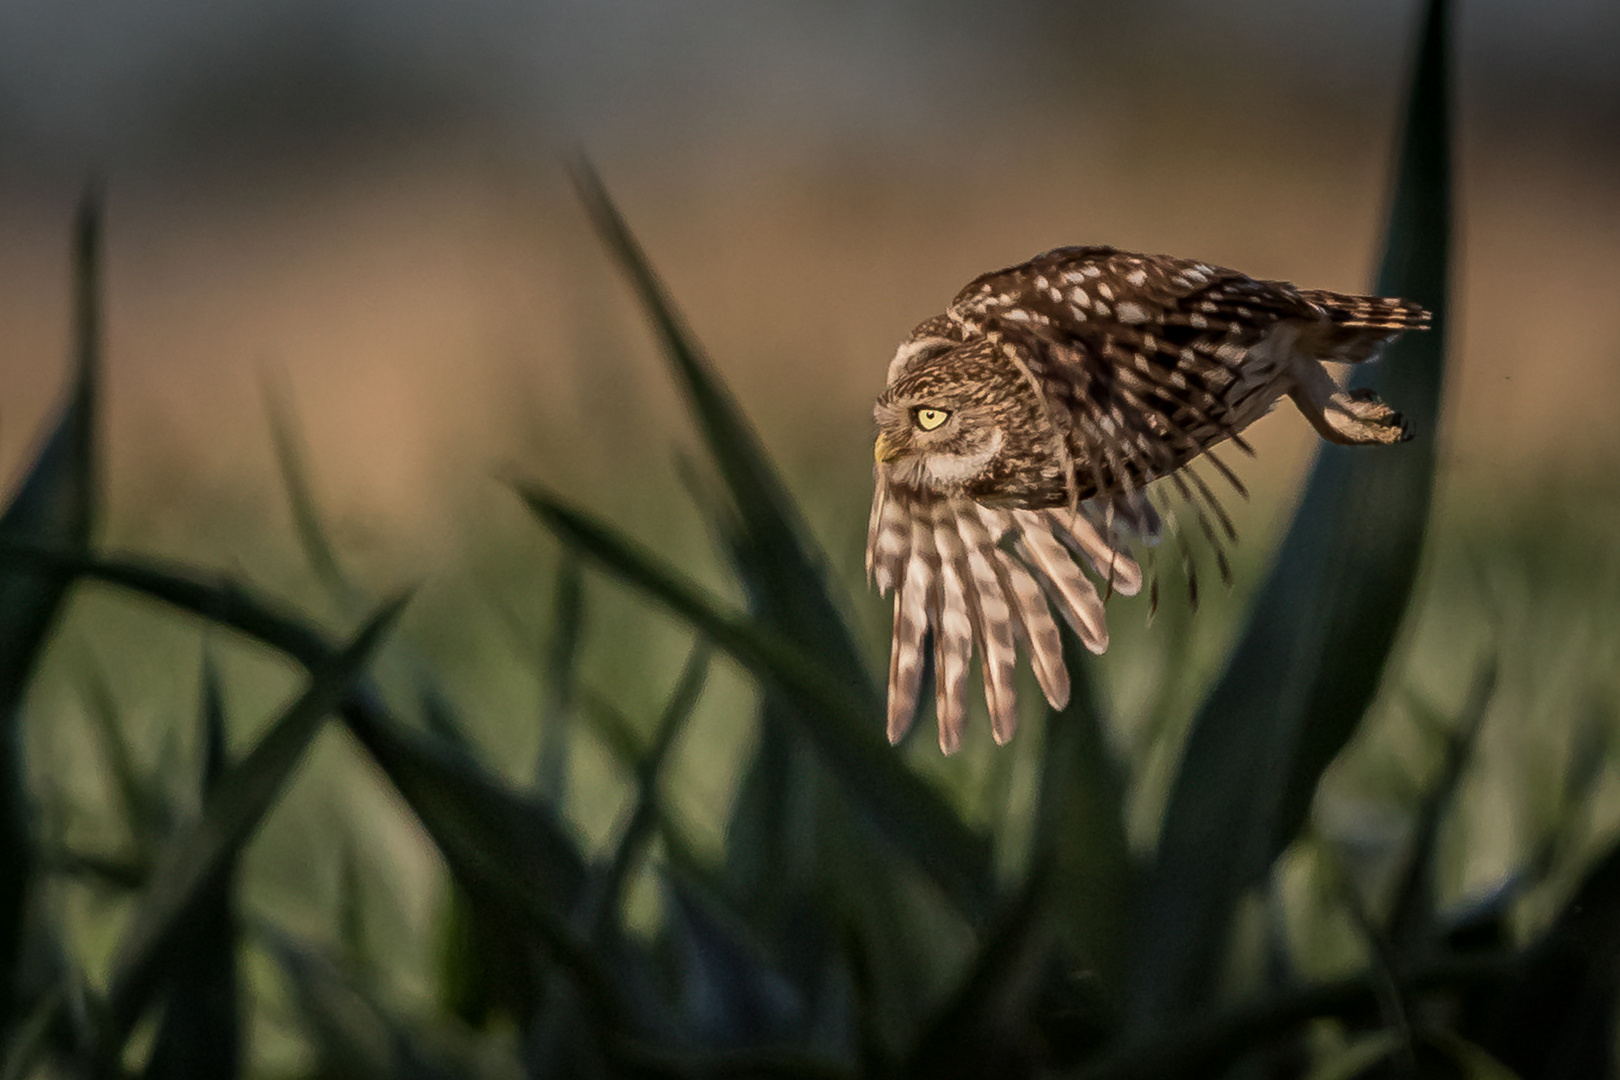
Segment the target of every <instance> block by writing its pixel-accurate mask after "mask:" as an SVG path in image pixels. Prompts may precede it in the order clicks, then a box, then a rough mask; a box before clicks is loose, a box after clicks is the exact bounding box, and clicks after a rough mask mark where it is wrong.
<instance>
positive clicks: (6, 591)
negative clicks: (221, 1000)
mask: <svg viewBox="0 0 1620 1080" xmlns="http://www.w3.org/2000/svg"><path fill="white" fill-rule="evenodd" d="M100 268H101V202H100V199H99V197H98V196H97V195H96V194H95V193H93V192H92V193H87V194H86V195H85V197H84V199H83V200H82V201H81V202H80V204H79V210H78V217H77V219H76V221H75V224H74V243H73V291H74V307H73V320H74V321H73V336H74V351H75V353H76V356H75V374H74V382H73V387H72V390H71V391H70V393H69V396H68V400H67V404H66V405H65V406H64V408H63V409H62V412H61V413H60V415H59V416H58V417H57V421H56V426H55V428H54V429H53V430H52V431H51V433H50V435H49V436H48V437H47V438H46V439H45V441H44V443H43V444H42V445H41V447H40V450H39V453H38V454H37V455H36V456H35V457H34V460H33V464H32V465H31V466H30V468H29V470H28V472H27V474H26V475H25V476H24V477H23V479H22V483H21V484H20V485H19V487H18V488H17V491H16V494H14V495H13V496H12V498H11V501H10V503H9V504H8V505H7V506H6V509H5V512H4V513H3V514H0V541H9V542H13V543H23V544H43V545H49V546H52V547H61V548H70V549H71V548H85V547H88V546H89V544H90V532H91V529H92V527H93V524H94V522H95V518H96V516H97V511H98V508H99V500H100V494H99V485H100V477H99V475H98V471H97V467H96V434H95V431H96V412H97V404H96V403H97V397H98V387H97V380H98V379H99V378H100V366H101V309H100V304H101V270H100ZM67 587H68V579H67V578H65V577H63V576H61V575H59V574H54V573H50V572H47V571H46V570H45V569H44V568H41V567H38V566H22V565H18V564H16V563H14V562H13V561H12V560H9V559H4V558H3V557H0V866H4V867H6V872H5V873H3V874H0V1028H3V1027H4V1024H5V1021H6V1019H7V1018H8V1017H9V1015H10V1014H11V1011H12V1001H11V996H12V993H13V991H14V990H17V989H20V988H19V987H16V986H15V979H16V977H17V962H18V958H19V956H20V955H21V949H22V938H23V934H24V929H23V922H24V916H25V906H26V904H25V901H26V898H27V894H28V887H29V882H30V880H31V879H32V876H33V866H34V855H33V844H32V840H31V839H30V836H31V828H30V825H29V812H28V805H27V798H26V793H25V790H24V783H25V778H26V769H25V766H24V762H23V760H22V733H21V731H20V730H19V728H18V725H19V724H20V722H21V716H20V712H19V706H20V704H21V702H22V697H23V692H24V690H25V689H26V687H27V685H28V680H29V677H30V676H31V674H32V673H33V670H34V664H35V662H36V660H37V659H38V657H39V654H40V652H41V650H42V649H43V647H44V644H45V640H46V638H47V636H48V635H49V633H50V629H51V626H52V624H53V623H54V622H55V619H56V615H57V612H58V610H59V609H60V608H61V604H62V598H63V596H64V594H65V593H66V591H67Z"/></svg>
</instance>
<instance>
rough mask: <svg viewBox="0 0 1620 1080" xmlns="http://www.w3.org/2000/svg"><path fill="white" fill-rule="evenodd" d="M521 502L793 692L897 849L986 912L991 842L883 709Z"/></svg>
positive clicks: (815, 735)
mask: <svg viewBox="0 0 1620 1080" xmlns="http://www.w3.org/2000/svg"><path fill="white" fill-rule="evenodd" d="M521 494H522V495H523V496H524V498H525V499H526V500H527V502H528V504H529V506H530V508H531V509H532V510H533V511H534V513H535V514H536V516H538V517H539V518H540V519H541V521H543V522H544V523H545V524H546V525H547V526H549V527H550V528H551V529H552V530H553V531H554V532H556V533H557V535H558V536H559V537H560V538H561V539H562V540H563V542H564V543H566V544H568V545H569V546H570V547H573V548H575V549H577V550H578V551H580V552H581V553H583V554H585V555H588V556H590V557H591V558H593V559H595V560H596V561H597V562H599V563H601V564H602V565H603V566H605V567H606V568H607V569H608V570H610V571H611V572H613V573H614V574H615V575H616V576H617V577H619V578H620V579H622V580H623V581H625V582H626V583H628V584H631V585H634V586H636V587H637V588H639V589H642V590H644V591H646V592H647V593H648V594H650V595H651V596H653V597H654V598H656V599H657V600H658V601H660V602H661V603H662V604H664V605H665V606H667V607H668V608H669V609H670V610H672V611H673V612H675V613H676V614H677V615H679V616H681V617H682V618H684V619H686V620H687V621H689V622H690V623H691V624H692V625H693V626H695V627H697V628H698V629H699V630H701V631H702V632H703V633H704V634H705V635H706V636H707V637H708V638H709V640H711V641H713V642H714V643H715V645H717V646H718V647H719V648H721V649H723V650H724V651H725V652H726V653H727V654H728V655H730V656H731V657H732V658H733V659H734V660H736V661H737V662H738V663H740V664H742V665H743V666H744V667H745V668H747V669H748V670H749V671H751V672H753V673H754V674H755V675H757V676H759V677H761V678H763V679H765V680H768V681H770V682H772V683H775V684H777V685H779V686H780V687H781V688H782V689H783V690H784V691H786V692H787V693H788V694H790V695H791V696H792V698H793V700H794V703H795V708H793V709H791V710H789V711H788V712H787V714H786V715H788V716H790V717H793V718H794V720H795V723H796V724H797V725H798V727H799V731H800V733H801V734H802V735H803V736H804V738H805V740H806V742H807V743H809V744H810V745H811V746H813V747H814V748H815V749H816V751H817V753H818V754H820V755H821V757H822V759H823V760H824V761H825V762H826V764H827V766H828V768H829V769H830V770H831V771H832V773H833V775H834V776H836V777H837V778H838V780H839V781H840V782H841V783H842V784H843V786H844V789H845V791H846V792H847V793H848V795H849V797H850V798H851V799H852V800H855V801H857V802H858V803H859V804H860V805H861V808H862V811H863V813H864V814H865V815H866V816H867V817H868V818H869V819H870V820H871V822H872V823H873V824H874V825H875V826H876V828H877V829H878V830H879V831H880V832H881V833H882V834H883V835H884V836H886V837H887V838H888V840H889V841H890V842H891V844H892V845H893V846H894V848H895V850H896V851H898V852H900V853H901V854H903V855H905V856H906V857H908V858H909V859H911V860H913V861H914V862H915V863H916V865H917V867H918V868H919V869H920V870H922V872H923V873H924V874H925V875H927V876H928V877H929V878H930V879H932V880H933V881H934V882H935V883H936V884H937V885H938V886H939V887H940V888H941V889H942V890H943V891H944V892H945V894H946V895H947V896H949V897H951V898H952V899H953V900H954V901H955V902H956V903H957V905H958V907H960V908H963V909H965V910H968V911H979V910H983V907H984V903H985V899H986V897H985V894H984V890H985V889H986V883H987V882H988V881H989V880H990V866H989V844H988V842H987V841H986V840H985V838H984V837H982V836H979V835H977V834H976V833H974V832H973V831H972V830H971V829H969V828H968V827H967V826H966V825H964V824H963V823H962V821H961V819H960V818H958V817H957V816H956V815H955V813H954V812H952V810H951V809H950V807H949V805H948V804H947V803H946V802H945V800H944V799H943V798H942V797H941V796H940V795H939V794H938V793H937V792H936V791H934V790H933V789H932V788H930V787H929V786H928V785H927V784H926V783H925V782H924V781H923V780H921V779H920V778H919V777H917V776H916V775H915V774H913V773H912V772H911V771H910V770H908V769H907V768H906V767H905V765H904V764H902V763H901V762H900V761H899V759H898V758H897V757H896V756H895V754H894V753H893V751H892V750H891V748H890V747H889V745H888V744H887V742H886V741H884V739H883V737H882V734H881V728H882V724H881V722H880V721H881V714H880V713H879V712H878V710H877V709H876V707H875V705H874V703H872V702H869V701H866V700H864V697H863V695H858V694H854V693H852V692H851V690H850V686H849V684H848V682H847V681H846V680H843V679H840V678H837V677H835V676H830V675H828V674H827V673H826V672H825V671H824V670H823V668H822V666H821V665H820V664H818V663H816V662H815V661H813V660H812V659H810V658H809V657H807V656H805V655H804V654H803V653H802V652H801V651H800V650H798V649H796V648H794V647H793V646H792V645H790V644H788V643H787V642H784V641H783V640H781V639H780V638H778V637H776V636H773V635H771V634H769V633H767V632H766V631H765V630H763V629H762V628H761V627H759V626H758V625H757V624H756V623H754V622H753V621H751V620H749V619H748V618H746V617H745V616H743V615H742V614H741V613H738V612H733V611H727V610H725V609H724V608H723V607H722V606H721V605H720V603H719V602H718V601H717V600H716V599H715V598H713V597H712V596H710V595H709V594H708V593H706V592H705V591H704V590H703V589H701V588H699V587H698V586H697V585H696V584H694V583H693V582H691V581H690V580H688V579H686V578H684V577H683V576H681V575H680V574H679V573H677V572H676V571H674V570H672V569H670V568H668V567H666V566H664V565H663V564H662V563H661V562H659V561H658V560H657V559H656V558H654V557H653V556H652V555H651V554H650V553H648V552H646V551H644V550H642V549H640V548H639V547H636V546H634V545H633V544H632V543H631V542H630V541H629V540H628V539H627V538H625V537H623V536H622V535H620V534H619V533H616V532H614V531H613V530H611V529H610V528H608V527H606V526H604V525H602V524H600V523H599V522H597V521H595V520H593V519H592V518H590V517H588V516H586V515H584V514H581V513H580V512H578V511H576V510H574V509H572V508H571V507H569V506H567V505H565V504H564V503H562V502H560V501H558V500H557V499H555V498H554V497H553V496H551V495H550V494H549V493H546V492H544V491H541V490H539V489H536V488H524V489H521Z"/></svg>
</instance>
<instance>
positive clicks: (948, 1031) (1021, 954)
mask: <svg viewBox="0 0 1620 1080" xmlns="http://www.w3.org/2000/svg"><path fill="white" fill-rule="evenodd" d="M1055 884H1056V883H1055V882H1053V881H1051V880H1050V879H1048V878H1047V877H1046V875H1045V874H1044V873H1043V872H1042V871H1041V870H1039V869H1037V870H1036V871H1035V872H1033V873H1031V874H1030V875H1029V877H1028V878H1026V879H1025V881H1024V884H1023V887H1022V888H1021V889H1020V890H1019V892H1018V894H1017V895H1016V896H1014V897H1012V898H1011V900H1010V901H1009V902H1008V903H1007V905H1006V907H1005V909H1004V910H1003V911H1001V912H1000V913H998V915H997V916H996V918H995V919H994V920H992V922H991V924H990V926H989V927H988V928H987V929H986V930H985V932H984V933H983V934H982V943H981V944H980V946H979V949H978V951H977V952H976V953H975V954H974V956H973V958H972V959H971V961H970V962H969V963H968V965H967V967H966V969H965V971H964V972H963V974H962V978H961V980H960V981H959V982H958V984H957V986H956V988H955V989H954V990H953V991H952V992H951V994H950V995H949V996H948V997H947V998H946V1000H945V1001H944V1002H943V1003H942V1004H941V1005H940V1007H939V1008H937V1009H935V1010H934V1012H933V1014H932V1015H931V1016H930V1017H929V1018H928V1020H927V1021H926V1022H925V1023H924V1024H923V1027H922V1030H921V1031H920V1032H919V1034H918V1037H917V1041H916V1043H915V1044H914V1045H913V1047H912V1050H911V1054H910V1056H909V1058H908V1059H907V1061H906V1063H905V1067H904V1069H903V1070H902V1075H905V1076H911V1077H917V1078H919V1080H921V1078H924V1077H938V1076H992V1075H995V1076H1019V1075H1023V1074H1025V1073H1027V1072H1029V1071H1031V1069H1032V1067H1033V1064H1034V1062H1033V1053H1034V1049H1033V1047H1031V1046H1030V1044H1029V1039H1028V1037H1027V1033H1026V1031H1025V1024H1026V1022H1027V1018H1028V1016H1029V1015H1030V1014H1031V1013H1032V1012H1033V1008H1034V999H1035V994H1036V991H1037V990H1038V981H1037V976H1038V975H1039V974H1040V963H1039V961H1040V960H1041V959H1043V958H1044V957H1045V956H1046V955H1048V948H1049V946H1050V929H1051V928H1050V926H1049V924H1048V923H1047V921H1046V919H1045V918H1044V917H1043V915H1042V908H1043V907H1045V906H1046V903H1047V901H1048V899H1049V897H1048V895H1047V892H1048V890H1049V889H1050V888H1051V887H1052V886H1054V885H1055Z"/></svg>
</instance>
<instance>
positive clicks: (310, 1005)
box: [191, 932, 516, 1080]
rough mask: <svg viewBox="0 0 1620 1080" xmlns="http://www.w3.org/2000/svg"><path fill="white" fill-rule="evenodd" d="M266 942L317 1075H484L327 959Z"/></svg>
mask: <svg viewBox="0 0 1620 1080" xmlns="http://www.w3.org/2000/svg"><path fill="white" fill-rule="evenodd" d="M266 937H267V938H268V941H269V946H270V953H271V955H272V956H273V957H274V958H275V960H276V962H277V964H278V965H279V966H280V968H281V970H282V972H283V973H284V974H285V976H286V978H287V983H288V986H289V988H290V989H291V990H292V997H293V1002H294V1003H295V1005H296V1006H297V1009H298V1012H299V1015H301V1016H302V1017H303V1021H304V1026H305V1029H306V1031H307V1032H308V1034H309V1036H310V1038H311V1041H312V1042H313V1043H314V1047H315V1055H316V1058H317V1060H318V1061H319V1063H320V1071H319V1072H318V1073H317V1074H316V1075H318V1076H330V1077H339V1076H341V1077H345V1078H349V1080H464V1078H467V1077H472V1076H477V1075H479V1073H478V1072H477V1071H473V1070H470V1069H461V1068H453V1067H451V1065H450V1063H449V1062H446V1061H444V1060H442V1055H441V1053H438V1052H436V1051H438V1050H439V1049H440V1048H438V1047H433V1046H430V1045H428V1040H427V1039H425V1038H424V1031H423V1025H421V1024H418V1023H415V1022H413V1021H407V1020H404V1019H401V1018H397V1017H395V1016H393V1015H391V1014H390V1013H389V1012H388V1011H387V1010H385V1009H384V1008H383V1006H382V1005H381V1004H379V1003H378V1002H377V1001H376V1000H374V999H373V998H372V997H371V995H369V994H368V993H366V992H365V991H364V990H363V989H362V987H361V986H360V985H359V984H357V983H356V982H354V981H353V980H352V979H351V978H349V977H347V976H346V975H345V974H344V973H342V972H340V971H338V970H337V969H336V968H335V967H334V966H333V965H332V964H331V963H330V962H328V961H326V960H325V959H324V958H322V957H320V956H318V955H316V954H315V953H313V952H312V951H311V950H309V949H308V948H305V947H303V946H301V945H299V944H297V943H295V942H293V941H292V940H290V939H288V938H286V937H285V936H283V935H280V934H276V933H273V932H272V933H268V934H266ZM510 1072H514V1073H515V1072H516V1069H515V1068H514V1069H512V1070H510ZM191 1075H193V1076H225V1075H228V1074H224V1073H193V1074H191Z"/></svg>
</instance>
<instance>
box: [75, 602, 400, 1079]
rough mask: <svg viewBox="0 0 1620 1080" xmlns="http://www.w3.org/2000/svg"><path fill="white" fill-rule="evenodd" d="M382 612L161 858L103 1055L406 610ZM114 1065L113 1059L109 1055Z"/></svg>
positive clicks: (130, 946)
mask: <svg viewBox="0 0 1620 1080" xmlns="http://www.w3.org/2000/svg"><path fill="white" fill-rule="evenodd" d="M405 600H406V598H404V597H401V598H399V599H396V600H392V601H390V602H389V603H387V604H385V605H383V607H382V608H381V609H379V610H378V612H377V613H376V614H375V615H374V616H372V618H371V619H370V620H368V621H367V622H366V624H365V625H364V626H363V627H362V628H361V629H360V631H359V633H357V634H356V635H355V637H354V639H353V640H352V641H351V642H350V643H349V644H348V645H347V646H345V647H344V648H343V649H342V650H341V651H339V652H338V653H337V655H336V656H334V657H333V658H332V660H331V662H330V663H329V664H325V665H323V666H322V667H321V669H320V670H319V671H317V672H316V673H315V674H314V675H313V676H312V677H311V679H310V683H309V686H308V687H307V688H306V689H305V691H304V693H303V694H302V695H300V696H299V698H298V700H297V701H295V702H294V703H293V705H292V706H291V707H290V708H289V709H288V710H287V711H286V712H285V713H283V714H282V715H281V716H280V717H279V718H278V719H277V720H276V722H275V723H274V724H273V725H272V726H271V728H270V730H269V731H268V732H266V734H265V735H264V737H263V738H262V739H260V740H259V742H258V744H257V745H256V746H255V747H254V748H253V750H252V751H251V752H249V754H248V755H247V756H246V757H245V758H244V759H243V760H242V761H241V762H240V763H239V764H237V765H236V766H234V767H233V768H231V769H229V770H227V771H226V773H225V775H224V776H222V777H220V779H219V781H218V782H217V783H216V784H215V786H214V788H213V790H212V791H211V792H210V793H209V796H208V798H207V799H206V801H205V802H204V804H203V808H202V813H201V814H200V815H199V816H198V818H197V820H196V821H194V822H193V823H192V824H191V825H190V826H189V827H187V828H186V829H184V830H183V831H182V832H181V833H180V834H179V835H178V836H177V837H176V838H175V839H174V840H173V841H171V842H170V844H169V845H168V846H167V849H166V850H165V851H164V853H163V854H162V856H161V857H160V860H159V863H158V866H157V868H156V869H155V871H154V873H153V877H152V882H151V884H150V885H149V886H148V888H147V890H146V892H145V894H144V895H143V896H142V897H141V899H140V901H139V903H138V905H137V908H136V911H135V914H134V915H133V916H132V917H131V919H130V922H129V925H128V927H127V928H126V929H125V931H124V936H123V939H122V941H121V942H120V943H119V947H118V951H117V953H116V954H115V956H114V959H113V966H112V975H111V977H110V979H109V987H108V992H107V998H108V1017H109V1028H108V1030H107V1032H106V1033H105V1042H104V1047H103V1049H104V1050H106V1051H108V1052H109V1054H115V1053H116V1050H117V1048H118V1047H120V1046H121V1045H122V1044H123V1040H124V1037H125V1036H126V1035H127V1034H128V1032H129V1029H130V1026H131V1025H132V1024H133V1023H134V1022H135V1020H136V1019H137V1017H138V1016H139V1015H140V1012H141V1011H142V1010H143V1009H144V1007H145V1006H146V1004H147V1002H148V996H149V993H150V991H151V989H152V986H153V982H154V980H155V979H156V978H157V977H159V976H160V974H161V973H162V972H163V970H164V968H165V966H166V965H167V964H168V963H169V962H170V960H171V959H172V957H173V956H174V953H175V950H176V948H177V947H179V946H181V945H183V943H184V941H185V939H186V937H187V935H189V934H190V933H191V921H192V919H193V918H194V916H195V914H196V910H197V906H198V901H199V899H200V898H205V897H206V896H207V894H208V892H209V890H210V889H211V888H214V887H217V886H218V883H219V881H220V879H221V878H222V877H224V876H228V875H229V873H230V867H231V865H232V864H233V862H234V860H235V859H236V857H237V855H238V853H239V852H240V851H241V850H242V848H243V847H244V846H245V845H246V844H247V842H248V840H249V838H251V837H252V835H253V833H254V832H255V831H256V830H257V829H258V827H259V823H260V822H261V821H262V820H263V818H264V815H265V814H266V813H267V812H268V811H269V810H270V808H271V806H273V805H274V804H275V801H276V800H277V799H278V798H279V797H280V795H281V792H282V790H283V788H284V787H285V785H286V783H287V781H288V779H289V778H290V777H291V775H292V773H293V771H294V770H295V769H296V768H297V766H298V764H299V762H300V761H302V760H303V756H304V751H305V750H306V749H308V747H309V744H310V742H311V741H312V740H313V739H314V737H315V734H316V732H317V731H319V729H320V725H321V722H322V720H323V719H324V718H325V717H326V716H327V715H328V714H329V713H331V712H332V710H333V708H334V707H335V706H336V705H337V704H338V701H339V700H340V698H341V696H342V694H343V692H344V690H345V689H346V688H347V687H348V686H349V684H350V682H352V681H353V680H354V678H355V677H356V676H357V675H358V674H359V672H360V670H361V668H362V667H363V666H364V665H365V663H366V661H367V660H368V659H369V658H370V656H371V653H372V651H373V650H374V649H375V648H376V646H377V645H378V643H379V642H381V640H382V638H383V635H384V634H386V633H387V632H388V630H389V628H390V627H392V625H393V623H394V620H395V619H396V618H397V617H398V615H399V613H400V611H401V609H402V608H403V607H404V605H405ZM108 1059H109V1060H110V1059H111V1057H110V1056H109V1058H108Z"/></svg>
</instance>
